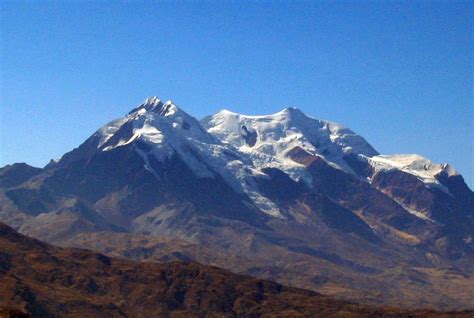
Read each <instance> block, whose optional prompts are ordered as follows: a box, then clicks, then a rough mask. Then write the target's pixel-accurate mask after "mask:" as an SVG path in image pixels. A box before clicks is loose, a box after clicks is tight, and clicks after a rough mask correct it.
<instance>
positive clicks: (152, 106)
mask: <svg viewBox="0 0 474 318" xmlns="http://www.w3.org/2000/svg"><path fill="white" fill-rule="evenodd" d="M177 111H178V107H177V106H176V105H175V104H174V103H173V102H172V101H171V100H169V101H167V102H165V103H163V101H162V100H160V99H159V98H158V97H157V96H151V97H148V98H147V99H145V101H144V102H143V103H141V104H140V105H139V106H138V107H136V108H134V109H132V110H131V111H130V112H128V114H127V115H134V114H139V115H141V114H144V113H146V112H154V113H158V114H160V115H161V116H168V115H171V114H174V113H176V112H177Z"/></svg>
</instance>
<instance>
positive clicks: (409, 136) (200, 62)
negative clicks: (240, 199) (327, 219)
mask: <svg viewBox="0 0 474 318" xmlns="http://www.w3.org/2000/svg"><path fill="white" fill-rule="evenodd" d="M0 12H1V13H0V14H1V21H0V33H1V35H0V36H1V51H0V54H1V55H0V62H1V63H0V73H1V79H0V84H1V85H0V89H1V91H0V124H1V129H0V166H3V165H5V164H9V163H13V162H27V163H29V164H32V165H35V166H43V165H44V164H46V163H47V162H48V161H49V159H51V158H58V157H60V156H61V155H62V154H63V153H65V152H66V151H69V150H71V149H72V148H74V147H76V146H78V145H79V144H80V143H81V142H82V141H84V140H85V139H86V138H87V137H88V136H89V135H91V134H92V133H93V132H94V131H95V130H96V129H97V128H98V127H100V126H101V125H102V124H104V123H106V122H108V121H110V120H112V119H114V118H117V117H120V116H122V115H123V114H125V113H126V112H127V111H128V110H130V109H132V108H133V107H134V106H136V105H137V104H139V103H140V102H141V101H142V100H144V99H145V98H146V97H148V96H151V95H157V96H159V97H160V98H162V99H166V100H167V99H172V100H173V101H174V102H175V103H176V104H178V105H179V106H181V107H182V108H183V109H184V110H185V111H187V112H188V113H190V114H191V115H194V116H196V117H199V118H201V117H203V116H205V115H208V114H211V113H213V112H216V111H218V110H219V109H222V108H227V109H230V110H232V111H235V112H240V113H247V114H266V113H273V112H276V111H279V110H280V109H282V108H284V107H287V106H296V107H298V108H300V109H302V110H303V111H304V112H306V113H307V114H309V115H311V116H314V117H317V118H321V119H328V120H332V121H336V122H339V123H342V124H344V125H346V126H348V127H350V128H351V129H352V130H354V131H356V132H358V133H360V134H361V135H363V136H364V137H365V138H366V139H367V140H368V141H369V142H370V143H371V144H372V145H373V146H374V147H375V148H376V149H377V150H378V151H379V152H381V153H387V154H389V153H418V154H421V155H423V156H426V157H428V158H430V159H432V160H434V161H436V162H449V163H451V164H452V165H453V166H454V167H455V168H456V169H458V171H460V172H461V173H462V174H463V175H464V177H465V179H466V180H467V181H468V182H469V184H470V186H471V188H473V184H474V176H473V169H474V167H473V165H474V164H473V144H474V133H473V129H474V128H473V117H474V114H473V86H472V85H473V61H474V56H473V42H474V38H473V18H472V16H473V15H472V13H473V12H474V7H473V2H472V1H466V2H459V1H451V2H448V1H390V2H388V1H386V2H384V1H381V2H378V1H377V2H375V1H360V2H353V1H351V2H334V1H319V2H318V1H307V2H304V1H258V2H255V1H254V2H248V1H235V2H233V1H210V2H202V1H176V2H148V1H123V2H119V1H61V2H51V1H50V2H45V1H23V2H21V1H2V2H1V3H0Z"/></svg>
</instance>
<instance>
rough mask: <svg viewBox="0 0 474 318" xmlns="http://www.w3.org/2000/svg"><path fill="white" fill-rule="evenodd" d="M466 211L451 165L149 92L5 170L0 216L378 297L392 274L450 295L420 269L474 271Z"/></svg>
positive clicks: (468, 199)
mask: <svg viewBox="0 0 474 318" xmlns="http://www.w3.org/2000/svg"><path fill="white" fill-rule="evenodd" d="M473 210H474V194H473V192H472V191H471V190H470V189H469V188H468V187H467V185H466V184H465V183H464V180H463V179H462V176H461V175H459V174H458V173H457V172H456V171H455V170H454V168H452V167H451V166H449V165H448V164H436V163H433V162H431V161H429V160H428V159H426V158H423V157H421V156H418V155H381V154H379V153H378V152H377V151H376V150H375V149H374V148H373V147H372V146H371V145H370V144H369V143H368V142H367V141H366V140H365V139H364V138H363V137H362V136H360V135H358V134H356V133H355V132H353V131H351V130H350V129H348V128H346V127H343V126H342V125H339V124H337V123H334V122H329V121H324V120H318V119H315V118H312V117H309V116H307V115H305V114H304V113H303V112H301V111H300V110H298V109H296V108H285V109H283V110H282V111H280V112H278V113H276V114H273V115H264V116H247V115H241V114H237V113H233V112H230V111H227V110H223V111H220V112H218V113H216V114H214V115H211V116H208V117H206V118H204V119H202V120H200V121H199V120H197V119H196V118H194V117H193V116H191V115H189V114H187V113H186V112H185V111H184V110H183V109H182V108H180V107H178V106H177V105H175V104H174V103H173V102H171V101H167V102H162V101H161V100H160V99H159V98H157V97H151V98H148V99H147V100H145V101H144V102H143V103H142V104H140V105H139V106H138V107H136V108H134V109H132V110H131V111H130V112H129V113H128V114H126V115H125V116H124V117H122V118H119V119H116V120H114V121H112V122H110V123H108V124H105V125H104V126H102V127H100V128H99V129H98V130H97V131H96V132H95V133H94V134H92V135H91V137H89V138H88V139H87V140H86V141H85V142H84V143H83V144H81V145H80V146H79V147H78V148H76V149H73V150H72V151H70V152H68V153H66V154H64V156H63V157H62V158H61V159H60V160H58V161H52V162H51V163H50V164H48V165H47V166H46V167H44V168H43V169H39V168H32V167H29V166H27V165H25V164H14V165H11V166H7V167H4V168H2V169H0V221H2V222H5V223H7V224H9V225H11V226H13V227H14V228H15V229H17V230H19V231H20V232H22V233H25V234H28V235H31V236H34V237H37V238H40V239H43V240H47V241H49V242H52V243H56V244H61V245H69V246H71V245H73V246H82V247H89V248H93V249H97V250H99V251H101V252H105V253H114V255H117V254H118V255H121V256H124V257H129V258H135V259H136V258H139V259H140V258H142V257H144V258H147V257H153V253H155V252H153V251H152V250H150V249H149V245H148V243H146V242H149V240H152V239H151V237H167V238H173V239H169V240H167V242H174V241H173V240H174V239H175V238H176V239H179V241H180V242H183V241H185V242H189V244H192V246H195V249H191V248H189V247H187V248H186V249H185V250H186V253H187V254H186V255H183V254H182V253H184V252H183V250H182V246H183V244H182V243H180V245H179V246H180V247H179V248H180V250H177V249H178V247H177V246H174V245H172V243H169V245H166V250H169V251H170V254H169V255H170V256H169V257H177V256H176V255H179V257H184V258H186V259H196V260H198V261H200V262H204V263H210V264H213V265H219V266H223V267H226V268H228V269H232V270H235V271H240V272H244V273H247V274H251V275H256V276H259V277H264V278H270V279H275V280H279V281H282V282H285V283H291V284H292V285H297V286H300V287H306V288H313V289H319V288H323V289H324V288H326V289H327V292H328V293H334V294H337V295H339V296H344V297H349V298H359V297H364V299H368V300H369V301H370V299H379V298H380V293H383V294H385V295H386V298H385V299H386V301H387V303H390V301H389V300H390V299H391V298H390V293H389V291H388V290H387V286H388V285H390V286H391V288H394V290H395V291H396V292H397V293H401V292H402V291H403V292H404V291H405V290H408V292H407V294H406V295H407V296H406V298H404V300H403V301H402V300H401V301H402V302H403V303H411V302H415V303H416V302H419V301H425V302H429V303H433V302H435V301H436V302H437V304H440V303H442V299H451V300H452V295H451V294H449V293H450V292H451V291H452V290H450V289H442V288H439V286H445V285H446V284H448V285H449V284H450V280H449V279H447V278H440V274H439V273H438V274H427V273H432V272H429V271H428V269H432V268H435V269H436V270H439V271H445V268H455V269H456V270H458V271H460V272H461V273H462V275H468V274H466V273H470V272H471V271H474V269H473V268H472V264H473V263H474V262H473V260H474V240H473V237H474V211H473ZM124 235H125V237H128V238H130V240H131V241H127V243H123V242H124V239H125V237H124ZM89 237H95V239H94V242H92V243H91V241H90V240H89ZM128 238H127V239H126V240H128ZM204 250H205V251H206V254H205V255H206V256H205V257H204V255H203V254H200V253H199V251H204ZM160 255H163V253H162V252H160ZM163 257H164V256H163ZM230 259H232V260H233V261H232V262H230V261H229V260H230ZM410 266H411V267H413V268H415V267H416V268H418V269H419V268H426V271H423V274H420V273H419V272H416V273H415V272H413V273H412V274H410V275H408V276H404V275H405V274H404V271H401V270H400V271H399V270H398V269H401V268H407V267H409V268H411V267H410ZM393 268H396V269H397V270H393ZM418 269H416V270H415V269H413V271H418ZM443 273H444V272H443ZM423 275H424V276H423ZM443 275H444V274H443ZM446 275H448V274H446ZM420 277H423V279H424V281H425V282H426V284H423V288H424V289H423V290H424V293H419V292H418V289H417V288H418V285H416V284H419V281H420ZM441 277H444V276H442V275H441ZM446 277H447V276H446ZM394 281H396V282H397V283H396V284H397V285H396V286H395V287H394V286H392V284H393V282H394ZM354 282H357V284H356V285H357V289H354V288H353V286H355V285H354V284H353V283H354ZM388 282H392V283H388ZM415 282H416V283H415ZM464 282H465V281H464V280H462V282H458V283H462V284H464ZM387 284H388V285H387ZM413 284H414V285H413ZM443 284H444V285H443ZM332 286H336V287H335V288H333V287H332ZM429 286H430V287H429ZM428 287H429V288H428ZM471 289H472V288H471ZM471 289H469V288H468V289H467V290H468V291H470V290H471ZM376 295H377V296H376ZM443 297H444V298H443ZM450 297H451V298H450ZM468 302H469V300H466V299H464V300H463V299H461V300H457V303H458V304H461V305H462V304H465V303H468Z"/></svg>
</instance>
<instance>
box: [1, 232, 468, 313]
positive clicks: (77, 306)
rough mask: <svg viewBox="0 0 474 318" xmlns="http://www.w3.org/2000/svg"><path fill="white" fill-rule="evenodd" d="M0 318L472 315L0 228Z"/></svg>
mask: <svg viewBox="0 0 474 318" xmlns="http://www.w3.org/2000/svg"><path fill="white" fill-rule="evenodd" d="M0 246H1V249H0V308H1V309H0V317H65V316H67V317H204V316H205V317H472V315H473V313H474V312H468V311H464V312H446V313H441V312H435V311H403V310H400V309H395V308H389V307H373V306H366V305H358V304H355V303H349V302H345V301H340V300H335V299H332V298H330V297H327V296H323V295H321V294H319V293H316V292H314V291H308V290H303V289H297V288H291V287H285V286H282V285H280V284H277V283H274V282H270V281H266V280H261V279H256V278H251V277H247V276H242V275H236V274H232V273H230V272H228V271H225V270H222V269H219V268H217V267H212V266H204V265H200V264H198V263H195V262H190V263H186V262H170V263H143V262H132V261H126V260H120V259H113V258H109V257H106V256H104V255H102V254H97V253H93V252H89V251H86V250H80V249H72V248H68V249H64V248H59V247H53V246H50V245H48V244H45V243H43V242H40V241H38V240H35V239H31V238H28V237H26V236H23V235H21V234H19V233H17V232H16V231H14V230H13V229H11V228H10V227H8V226H6V225H4V224H0Z"/></svg>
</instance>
